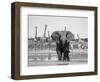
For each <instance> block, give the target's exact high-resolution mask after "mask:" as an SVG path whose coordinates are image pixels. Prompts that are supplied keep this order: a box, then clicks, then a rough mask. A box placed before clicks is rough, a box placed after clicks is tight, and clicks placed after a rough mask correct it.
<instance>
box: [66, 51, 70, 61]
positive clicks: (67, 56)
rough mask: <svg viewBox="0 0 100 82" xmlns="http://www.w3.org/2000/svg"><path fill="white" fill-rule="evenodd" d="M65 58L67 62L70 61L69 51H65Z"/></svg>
mask: <svg viewBox="0 0 100 82" xmlns="http://www.w3.org/2000/svg"><path fill="white" fill-rule="evenodd" d="M66 58H67V61H70V57H69V51H67V55H66Z"/></svg>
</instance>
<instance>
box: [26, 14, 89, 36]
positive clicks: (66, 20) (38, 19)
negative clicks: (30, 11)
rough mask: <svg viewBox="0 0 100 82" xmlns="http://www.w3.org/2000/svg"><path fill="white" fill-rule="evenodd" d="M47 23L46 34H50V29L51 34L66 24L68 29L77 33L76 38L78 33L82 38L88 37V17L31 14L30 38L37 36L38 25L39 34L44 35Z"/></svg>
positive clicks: (29, 22)
mask: <svg viewBox="0 0 100 82" xmlns="http://www.w3.org/2000/svg"><path fill="white" fill-rule="evenodd" d="M45 24H47V25H48V27H47V31H46V36H47V35H48V31H50V35H51V34H52V32H53V31H57V30H58V31H62V30H64V29H65V26H66V30H68V31H71V32H72V33H73V34H74V35H75V38H77V36H76V35H77V34H79V36H80V37H81V38H87V37H88V18H85V17H84V18H83V17H67V16H66V17H63V16H62V17H58V16H38V15H37V16H36V15H29V16H28V28H29V29H28V31H29V32H28V33H29V38H31V37H35V27H36V26H37V27H38V29H37V33H38V34H37V36H43V33H44V29H45Z"/></svg>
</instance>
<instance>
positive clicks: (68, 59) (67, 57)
mask: <svg viewBox="0 0 100 82" xmlns="http://www.w3.org/2000/svg"><path fill="white" fill-rule="evenodd" d="M66 60H67V61H70V57H69V51H65V52H64V57H63V61H66Z"/></svg>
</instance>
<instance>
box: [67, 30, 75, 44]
mask: <svg viewBox="0 0 100 82" xmlns="http://www.w3.org/2000/svg"><path fill="white" fill-rule="evenodd" d="M66 38H67V41H69V42H70V41H72V40H74V39H75V37H74V34H73V33H72V32H70V31H67V33H66Z"/></svg>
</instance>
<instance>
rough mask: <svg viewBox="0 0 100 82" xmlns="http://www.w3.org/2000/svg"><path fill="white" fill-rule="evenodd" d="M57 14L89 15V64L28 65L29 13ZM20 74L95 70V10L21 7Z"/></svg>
mask: <svg viewBox="0 0 100 82" xmlns="http://www.w3.org/2000/svg"><path fill="white" fill-rule="evenodd" d="M28 14H33V15H56V16H66V15H67V16H78V17H88V46H89V47H88V64H85V65H68V66H66V65H64V66H39V67H38V66H36V67H34V66H33V67H28V66H27V65H28V64H27V63H28V62H27V61H28V58H27V57H28V56H27V55H28V54H27V53H28V40H27V37H28V33H27V32H28V31H27V30H28V27H27V26H28V20H27V15H28ZM20 16H21V17H20V20H21V21H20V27H21V28H20V33H21V38H20V43H21V44H20V47H21V50H20V51H21V52H20V61H21V62H20V75H38V74H39V75H40V74H53V73H74V72H89V71H94V11H85V10H69V9H50V8H36V7H34V8H32V7H21V9H20Z"/></svg>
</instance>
